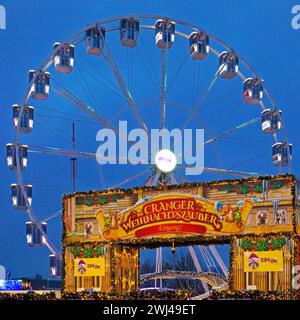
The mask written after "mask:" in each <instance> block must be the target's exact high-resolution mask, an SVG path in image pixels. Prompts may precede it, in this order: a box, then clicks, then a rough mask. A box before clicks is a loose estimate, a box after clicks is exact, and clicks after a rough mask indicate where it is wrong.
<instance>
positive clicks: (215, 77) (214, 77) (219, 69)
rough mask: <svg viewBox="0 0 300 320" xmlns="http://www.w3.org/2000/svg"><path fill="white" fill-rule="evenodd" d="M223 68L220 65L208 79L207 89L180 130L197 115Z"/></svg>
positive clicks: (222, 65)
mask: <svg viewBox="0 0 300 320" xmlns="http://www.w3.org/2000/svg"><path fill="white" fill-rule="evenodd" d="M224 66H225V63H223V64H221V65H220V67H219V68H218V70H217V71H216V72H215V74H214V75H213V77H212V78H211V79H210V81H209V84H208V86H207V88H206V89H205V91H204V92H203V94H202V96H201V97H200V99H199V101H198V102H197V104H196V105H195V106H194V108H193V110H192V112H191V113H190V114H189V116H188V118H187V120H186V121H185V123H184V125H183V128H182V129H185V128H186V127H187V125H188V124H189V123H190V121H191V120H192V119H193V117H194V115H195V114H197V113H198V111H199V109H200V108H201V107H202V106H203V104H204V101H205V99H206V98H207V96H208V94H209V92H210V91H211V89H212V87H213V86H214V84H215V82H216V80H217V79H218V76H219V74H220V72H221V71H222V70H223V68H224Z"/></svg>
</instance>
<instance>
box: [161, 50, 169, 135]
mask: <svg viewBox="0 0 300 320" xmlns="http://www.w3.org/2000/svg"><path fill="white" fill-rule="evenodd" d="M160 54H161V128H162V129H164V128H165V127H166V99H167V64H168V49H166V48H164V49H161V52H160Z"/></svg>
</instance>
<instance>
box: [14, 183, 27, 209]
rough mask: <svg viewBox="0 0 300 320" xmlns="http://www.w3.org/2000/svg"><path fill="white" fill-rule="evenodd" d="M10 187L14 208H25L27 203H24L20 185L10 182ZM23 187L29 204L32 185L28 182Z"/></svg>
mask: <svg viewBox="0 0 300 320" xmlns="http://www.w3.org/2000/svg"><path fill="white" fill-rule="evenodd" d="M10 188H11V198H12V205H13V207H14V209H16V210H26V209H27V205H26V202H25V198H24V196H23V193H22V189H21V185H17V184H11V185H10ZM24 188H25V192H26V194H27V199H28V203H29V205H31V203H32V185H30V184H28V185H24Z"/></svg>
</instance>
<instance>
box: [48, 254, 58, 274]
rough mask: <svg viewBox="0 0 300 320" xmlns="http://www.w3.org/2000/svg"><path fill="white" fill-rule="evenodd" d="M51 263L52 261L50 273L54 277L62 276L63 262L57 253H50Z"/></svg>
mask: <svg viewBox="0 0 300 320" xmlns="http://www.w3.org/2000/svg"><path fill="white" fill-rule="evenodd" d="M49 263H50V275H51V276H52V277H54V278H55V277H60V276H61V262H60V260H59V259H58V257H57V256H56V255H55V254H50V255H49Z"/></svg>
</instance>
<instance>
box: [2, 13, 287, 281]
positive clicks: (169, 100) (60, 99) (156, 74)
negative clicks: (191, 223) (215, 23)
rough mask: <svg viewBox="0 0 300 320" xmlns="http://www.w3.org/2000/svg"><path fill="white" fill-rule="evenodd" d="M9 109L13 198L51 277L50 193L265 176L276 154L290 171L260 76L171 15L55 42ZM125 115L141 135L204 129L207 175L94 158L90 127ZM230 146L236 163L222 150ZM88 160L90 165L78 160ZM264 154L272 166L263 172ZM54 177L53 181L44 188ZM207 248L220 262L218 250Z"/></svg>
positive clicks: (56, 258) (111, 22) (106, 25)
mask: <svg viewBox="0 0 300 320" xmlns="http://www.w3.org/2000/svg"><path fill="white" fill-rule="evenodd" d="M12 111H13V125H14V128H15V141H14V142H13V143H10V144H7V146H6V149H7V163H8V167H9V168H10V169H11V170H13V171H14V172H15V173H16V182H15V183H14V184H12V185H11V194H12V204H13V207H14V208H15V209H17V210H23V211H26V212H27V214H28V217H29V221H28V222H27V223H26V240H27V244H28V245H30V246H46V247H48V248H49V250H50V251H51V255H50V272H51V275H52V276H57V275H58V274H59V265H60V260H61V252H60V250H59V249H58V246H57V245H55V243H54V242H55V241H51V239H50V236H49V232H48V230H47V229H48V223H49V221H52V219H54V218H55V217H57V216H59V215H60V214H61V210H52V208H53V207H55V206H56V207H59V203H57V202H56V201H55V200H57V199H59V197H60V196H61V194H62V193H63V192H70V191H71V192H75V191H77V190H79V189H81V190H82V189H88V190H92V189H100V188H101V189H103V188H108V187H110V188H114V187H120V186H123V187H124V186H129V185H130V184H132V183H139V184H141V183H144V184H146V185H149V186H150V185H157V184H165V183H179V182H184V181H189V180H194V181H195V180H204V179H212V178H215V177H217V176H218V175H220V176H222V177H229V176H237V177H248V176H254V175H259V174H260V173H267V174H268V173H270V174H272V173H274V171H273V169H271V167H272V166H271V164H272V163H273V165H274V166H275V167H278V170H279V173H281V172H283V171H285V170H286V171H290V170H291V156H292V145H291V144H289V142H288V138H287V133H286V128H285V125H284V123H283V120H282V112H281V110H280V109H279V108H278V106H277V105H276V103H275V102H274V100H273V98H272V96H271V95H270V92H269V91H268V89H267V86H266V84H265V82H264V81H263V80H262V79H261V77H260V76H259V75H258V74H257V73H256V71H255V70H254V69H253V68H252V67H251V66H250V65H249V64H248V63H247V62H246V61H245V60H244V59H243V58H242V57H241V56H240V55H239V54H238V52H237V51H236V50H234V49H233V48H231V47H230V46H229V45H227V44H226V43H225V42H223V41H222V40H221V39H219V38H217V37H215V36H214V35H212V34H210V33H209V32H207V31H205V30H203V29H202V28H200V27H199V26H197V25H193V24H190V23H187V22H184V21H181V20H178V19H173V18H169V17H162V16H150V15H140V16H124V17H117V18H111V19H107V20H102V21H99V22H96V23H93V24H91V25H88V26H87V27H85V28H83V29H82V30H80V31H79V32H76V33H75V34H74V35H72V36H70V37H69V38H68V39H66V40H64V41H61V42H60V43H59V42H57V43H55V44H54V45H53V50H52V52H51V54H50V55H49V57H48V58H47V59H46V60H45V62H44V63H43V64H41V65H40V66H39V67H38V68H36V69H35V70H30V71H29V84H28V87H27V89H26V92H25V95H24V99H23V101H22V102H20V103H19V104H15V105H13V107H12ZM121 120H126V121H127V124H128V130H129V129H130V128H136V127H139V128H142V129H144V130H145V131H146V132H148V131H149V130H150V129H151V128H159V129H165V128H168V129H170V130H171V129H173V128H182V129H186V128H204V129H205V133H206V135H207V136H208V137H207V138H206V140H204V142H203V145H204V146H205V153H206V159H208V163H207V164H205V166H204V167H203V168H202V169H203V174H202V175H200V176H193V175H191V176H185V173H184V172H185V171H184V170H185V169H186V168H188V167H190V164H187V163H181V164H178V165H177V166H176V168H175V169H174V170H172V171H171V172H167V173H166V172H163V170H162V169H161V168H159V166H158V165H157V166H156V165H153V163H152V162H151V161H150V160H149V159H145V160H144V161H141V163H139V164H137V165H132V164H130V163H127V164H124V162H123V163H121V160H120V159H117V157H116V155H114V156H113V157H114V158H115V163H114V164H107V165H106V166H102V165H99V164H98V163H97V162H96V148H97V143H96V139H95V136H96V133H97V131H98V130H99V129H100V128H109V129H111V130H112V131H113V132H115V133H116V134H117V135H118V134H119V131H118V129H117V123H118V121H121ZM75 128H76V129H75ZM70 132H71V133H70ZM251 139H252V140H251ZM258 149H259V150H260V153H258V154H256V153H255V152H256V151H257V150H258ZM224 150H225V156H224V155H223V156H222V154H223V152H224ZM262 151H263V152H262ZM234 152H236V153H238V157H237V162H238V163H234V158H235V157H231V156H228V153H231V154H232V153H234ZM29 155H30V158H29ZM152 156H154V155H152ZM175 156H177V157H178V156H179V155H178V154H175ZM49 159H51V160H49ZM69 160H70V162H71V172H72V184H71V186H70V185H69V182H68V181H69V179H67V176H68V175H69V172H70V171H69V169H70V168H69V163H70V162H69ZM86 163H88V165H89V166H88V169H82V170H81V168H77V167H79V166H81V165H82V166H83V165H85V164H86ZM261 163H266V166H265V167H267V168H270V169H269V170H268V172H261V171H260V170H259V168H260V164H261ZM57 166H61V167H60V168H58V169H57ZM239 167H242V168H243V169H242V170H238V169H237V168H239ZM106 169H107V172H106ZM83 171H84V174H81V172H83ZM106 174H108V176H107V177H105V175H106ZM36 175H37V177H36ZM106 178H109V181H110V182H111V183H110V185H107V184H106V181H105V180H106ZM35 181H36V184H34V182H35ZM66 181H67V182H66ZM51 183H56V184H58V186H59V188H60V189H59V190H58V189H55V188H53V189H48V190H46V191H45V190H44V189H42V188H43V187H45V185H46V186H47V187H48V188H49V187H50V185H51ZM33 187H34V188H35V190H36V191H35V194H34V199H37V201H40V198H43V199H45V201H48V204H49V205H48V204H46V205H45V207H43V210H40V208H41V205H40V203H39V204H38V206H37V207H35V201H36V200H35V201H33ZM63 188H64V190H62V189H63ZM49 190H50V191H49ZM46 192H47V194H48V196H45V194H46ZM41 193H43V196H41ZM37 211H39V212H38V213H39V214H37ZM41 211H42V212H43V213H41ZM57 242H58V241H57ZM190 250H192V249H190ZM202 250H204V249H202ZM204 251H205V250H204ZM211 252H212V253H213V255H214V257H217V259H219V255H218V253H217V252H216V251H215V248H213V247H212V248H211ZM191 254H192V256H193V260H194V262H195V265H197V261H196V260H197V257H196V255H195V253H193V252H191ZM203 254H205V255H206V256H207V255H208V254H209V253H207V252H206V251H205V252H204V253H203ZM161 255H162V254H161V252H159V251H157V256H156V260H157V265H156V271H157V272H161V271H162V270H161V260H162V257H161ZM207 259H209V258H207ZM221 264H222V261H221ZM222 266H223V267H222V268H223V269H224V270H225V269H226V268H225V266H224V264H222ZM224 270H223V271H224ZM224 272H225V271H224Z"/></svg>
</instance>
